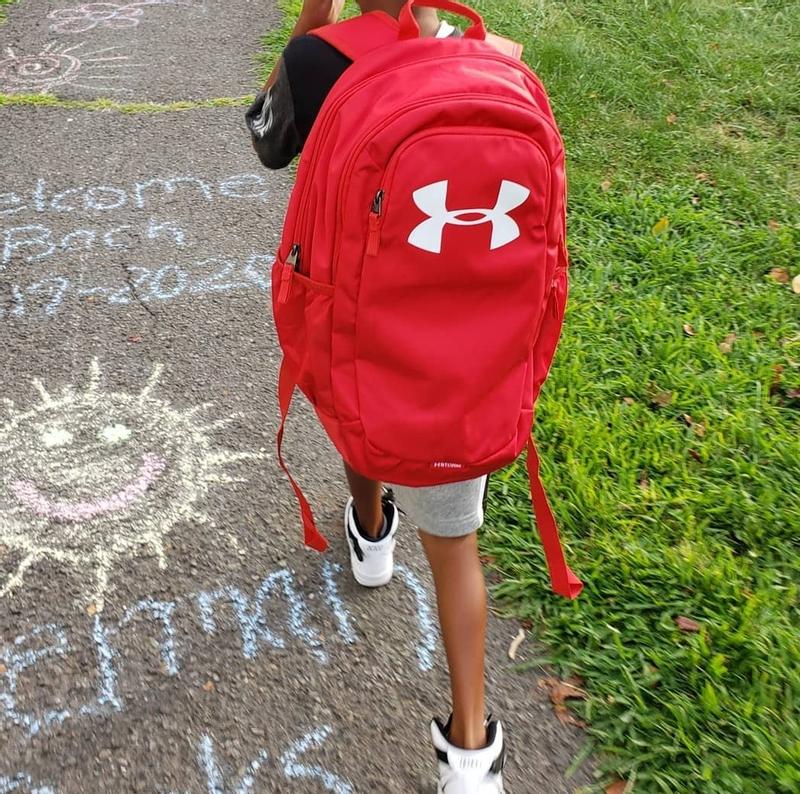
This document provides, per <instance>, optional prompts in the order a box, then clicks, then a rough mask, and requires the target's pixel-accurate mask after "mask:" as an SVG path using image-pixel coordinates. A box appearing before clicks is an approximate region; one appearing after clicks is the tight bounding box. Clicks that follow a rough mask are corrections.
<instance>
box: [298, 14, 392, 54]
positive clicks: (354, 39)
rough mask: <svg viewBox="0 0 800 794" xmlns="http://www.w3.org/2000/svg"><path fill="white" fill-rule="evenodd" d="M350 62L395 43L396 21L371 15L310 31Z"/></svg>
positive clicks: (386, 16) (384, 16)
mask: <svg viewBox="0 0 800 794" xmlns="http://www.w3.org/2000/svg"><path fill="white" fill-rule="evenodd" d="M310 34H311V35H312V36H316V37H317V38H319V39H322V40H323V41H325V42H327V43H328V44H330V45H331V47H333V48H334V49H336V50H338V51H339V52H340V53H342V55H344V56H345V57H347V58H349V59H350V60H351V61H357V60H358V59H359V58H362V57H363V56H364V55H366V54H367V53H370V52H372V51H373V50H377V49H378V48H380V47H385V46H386V45H387V44H392V43H393V42H395V41H397V40H398V35H399V25H398V23H397V20H396V19H394V18H393V17H391V16H389V14H386V13H385V12H383V11H371V12H370V13H368V14H362V15H361V16H358V17H353V19H347V20H345V21H344V22H337V23H335V24H333V25H325V26H324V27H321V28H317V29H316V30H312V31H310Z"/></svg>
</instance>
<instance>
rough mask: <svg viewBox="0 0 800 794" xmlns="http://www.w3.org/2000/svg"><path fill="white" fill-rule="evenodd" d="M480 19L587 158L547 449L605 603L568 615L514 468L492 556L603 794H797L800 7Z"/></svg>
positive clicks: (547, 8)
mask: <svg viewBox="0 0 800 794" xmlns="http://www.w3.org/2000/svg"><path fill="white" fill-rule="evenodd" d="M478 7H479V9H480V10H481V11H482V13H484V14H485V16H486V18H487V21H488V23H489V26H490V27H491V28H493V29H495V30H496V31H498V32H500V33H503V34H505V35H508V36H510V37H512V38H516V39H518V40H521V41H522V42H523V43H524V44H525V48H526V59H527V61H528V63H529V64H530V65H531V66H532V67H533V68H534V69H535V70H536V71H537V73H538V74H539V75H540V76H541V77H542V79H543V81H544V83H545V85H546V86H547V87H548V91H549V92H550V96H551V100H552V102H553V107H554V110H555V113H556V117H557V118H558V119H559V123H560V125H561V128H562V132H563V134H564V137H565V141H566V147H567V152H568V163H569V168H568V176H569V181H570V204H569V226H570V251H571V262H572V271H571V292H570V303H569V308H568V313H567V318H566V322H565V327H564V336H563V339H562V342H561V346H560V348H559V351H558V354H557V356H556V361H555V364H554V367H553V370H552V374H551V377H550V380H549V381H548V383H547V384H546V385H545V388H544V391H543V393H542V397H541V400H540V404H539V412H538V423H537V430H536V436H537V439H538V443H539V446H540V450H541V453H542V459H543V466H544V478H545V481H546V484H547V487H548V489H549V494H550V496H551V500H552V502H553V506H554V509H555V512H556V513H557V515H558V517H559V519H560V523H561V526H562V528H563V534H564V537H565V540H566V542H567V545H568V554H569V558H570V561H571V563H572V564H573V566H574V568H575V570H576V571H577V572H579V574H580V575H581V576H582V578H583V579H584V581H585V582H586V590H585V591H584V594H583V595H582V596H581V597H580V598H579V599H578V601H577V602H575V603H568V602H566V601H564V600H562V599H559V598H558V597H556V596H553V595H551V594H550V592H549V590H548V583H547V579H546V574H545V568H544V562H543V556H542V554H541V553H540V549H539V547H538V543H537V542H536V541H535V540H534V536H533V534H532V531H531V519H530V508H529V502H528V496H527V480H526V477H525V471H524V467H523V466H521V465H517V466H515V467H512V468H511V469H509V470H507V471H505V472H503V473H502V474H501V475H499V476H498V477H497V478H496V479H494V481H493V489H492V495H491V507H490V511H489V515H488V518H487V528H486V530H485V532H484V534H483V538H482V543H483V548H484V551H485V553H486V554H487V555H489V556H490V559H492V560H493V567H496V568H497V569H498V570H499V571H500V572H501V574H502V576H503V579H502V582H501V583H500V584H499V585H498V586H497V587H496V594H497V595H498V596H499V597H501V598H503V599H507V600H508V602H509V603H510V604H512V605H513V608H514V610H515V611H516V612H517V613H518V614H521V615H523V616H525V617H529V618H531V619H532V620H533V622H534V625H535V627H536V629H537V631H538V633H539V636H540V637H541V639H542V640H543V641H544V643H545V644H546V646H547V648H548V651H549V653H550V654H551V660H552V661H553V662H554V663H555V664H556V665H557V666H558V667H559V668H560V670H561V671H562V672H563V674H564V675H567V674H575V673H577V674H579V675H580V676H581V677H582V678H583V679H584V680H585V682H586V689H587V690H588V692H589V698H588V699H587V700H586V701H584V702H582V703H580V704H579V705H578V706H577V708H578V711H579V713H580V715H581V716H582V717H583V718H585V719H586V720H587V721H588V723H589V735H590V737H591V740H592V743H593V748H594V750H595V751H597V752H599V754H600V758H601V764H602V769H603V770H604V772H605V777H604V778H603V780H602V783H605V784H607V783H609V782H610V779H609V774H611V773H616V774H618V775H619V776H620V777H621V778H622V779H624V780H627V781H630V782H632V783H633V786H632V787H629V788H631V790H635V791H642V792H694V791H702V792H720V794H722V793H723V792H724V794H731V793H732V792H779V791H784V792H797V791H800V620H799V619H798V618H799V617H800V616H799V615H798V611H799V610H798V589H799V588H800V294H798V293H800V278H798V276H799V275H800V259H799V257H798V243H800V226H799V225H798V219H799V218H800V212H799V211H800V14H798V13H797V5H796V3H793V2H762V1H760V0H756V2H748V3H741V2H730V1H729V0H719V1H718V2H713V1H712V0H705V2H701V1H698V2H691V3H689V2H658V1H656V2H650V3H630V2H628V1H627V0H606V1H605V2H603V1H602V0H582V1H581V2H577V1H569V0H568V1H567V2H563V1H559V2H544V1H543V2H533V1H532V0H531V1H529V2H524V3H518V2H511V1H510V0H479V2H478ZM684 619H688V620H684ZM616 790H618V791H619V790H621V788H620V787H619V786H617V788H616Z"/></svg>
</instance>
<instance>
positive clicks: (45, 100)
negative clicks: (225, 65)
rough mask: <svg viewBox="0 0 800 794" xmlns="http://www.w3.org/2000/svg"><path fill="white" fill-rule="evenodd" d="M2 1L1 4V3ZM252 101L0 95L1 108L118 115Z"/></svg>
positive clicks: (230, 104) (223, 98)
mask: <svg viewBox="0 0 800 794" xmlns="http://www.w3.org/2000/svg"><path fill="white" fill-rule="evenodd" d="M2 1H3V0H0V2H2ZM252 101H253V97H252V96H244V97H215V98H214V99H188V100H182V101H179V102H117V101H115V100H113V99H105V98H101V99H62V98H61V97H57V96H52V95H50V94H0V107H3V106H5V105H26V106H29V107H30V106H34V107H56V108H64V109H68V110H111V111H115V112H117V113H175V112H178V111H182V110H204V109H207V108H225V107H243V106H246V105H249V104H250V103H251V102H252Z"/></svg>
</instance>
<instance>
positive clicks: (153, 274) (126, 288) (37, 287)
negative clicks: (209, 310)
mask: <svg viewBox="0 0 800 794" xmlns="http://www.w3.org/2000/svg"><path fill="white" fill-rule="evenodd" d="M274 262H275V258H274V257H273V256H271V255H267V254H253V255H252V256H250V257H249V258H248V259H247V260H246V261H244V262H237V261H233V260H230V259H218V258H216V257H215V258H211V259H204V260H202V261H200V262H196V263H194V264H191V265H188V266H187V267H186V268H182V267H179V266H177V265H164V266H162V267H160V268H158V269H157V270H156V269H151V268H147V267H140V266H138V265H129V266H128V267H127V271H128V273H129V274H130V275H131V280H130V281H129V282H125V283H124V284H122V285H119V284H118V285H117V286H110V285H108V284H91V283H87V279H84V280H83V281H80V282H79V283H74V282H72V281H71V280H70V279H69V278H67V277H66V276H62V275H50V276H46V277H45V278H43V279H40V280H39V281H36V282H34V283H33V284H29V285H27V286H24V285H20V284H11V285H9V286H10V289H11V301H10V302H9V304H8V305H3V304H0V319H3V318H5V317H13V318H24V317H37V316H39V317H41V316H43V317H44V318H48V317H54V316H56V315H57V314H61V313H63V312H68V311H70V310H72V311H75V310H78V309H79V308H80V305H79V304H78V303H77V301H76V302H75V303H74V304H73V305H72V306H70V304H69V302H68V300H67V299H68V298H70V297H74V298H78V299H79V298H87V297H91V298H92V299H99V300H101V301H105V302H106V303H108V304H111V305H113V306H128V305H130V304H131V303H134V302H135V301H140V302H142V303H147V304H159V303H170V302H172V301H175V300H178V299H179V298H193V297H198V296H203V295H212V294H216V293H231V292H247V291H250V290H258V291H262V292H267V291H269V289H270V278H269V273H270V270H271V269H272V265H273V264H274ZM1 268H2V266H0V269H1ZM209 269H211V271H212V272H211V273H210V275H207V273H208V271H209Z"/></svg>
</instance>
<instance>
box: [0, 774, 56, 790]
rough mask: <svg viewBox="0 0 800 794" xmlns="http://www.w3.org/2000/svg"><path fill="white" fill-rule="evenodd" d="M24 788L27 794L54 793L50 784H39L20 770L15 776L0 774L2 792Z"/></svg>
mask: <svg viewBox="0 0 800 794" xmlns="http://www.w3.org/2000/svg"><path fill="white" fill-rule="evenodd" d="M20 790H24V791H25V792H26V794H54V792H53V789H51V788H50V786H37V785H35V784H34V782H33V779H32V778H31V776H30V775H28V774H26V773H25V772H20V773H19V774H17V775H14V777H5V776H3V775H0V794H11V792H12V791H20Z"/></svg>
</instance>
